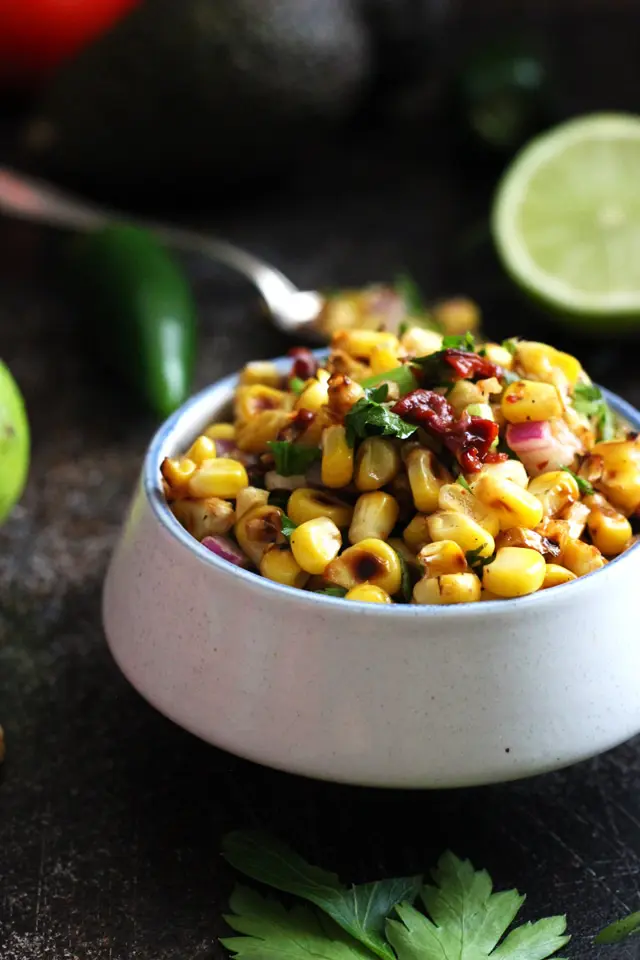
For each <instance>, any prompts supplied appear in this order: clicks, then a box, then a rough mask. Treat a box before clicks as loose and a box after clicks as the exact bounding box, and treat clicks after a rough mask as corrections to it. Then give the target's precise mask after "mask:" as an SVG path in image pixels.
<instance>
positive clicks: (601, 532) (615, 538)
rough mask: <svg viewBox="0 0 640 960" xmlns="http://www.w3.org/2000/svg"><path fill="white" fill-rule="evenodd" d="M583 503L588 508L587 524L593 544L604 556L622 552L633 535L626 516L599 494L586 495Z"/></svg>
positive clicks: (614, 555)
mask: <svg viewBox="0 0 640 960" xmlns="http://www.w3.org/2000/svg"><path fill="white" fill-rule="evenodd" d="M585 504H586V505H587V506H589V508H590V513H589V518H588V520H587V526H588V527H589V533H590V535H591V542H592V543H593V544H594V546H596V547H597V548H598V550H599V551H600V553H603V554H604V555H605V557H617V556H618V554H620V553H624V551H625V550H626V549H627V547H628V546H629V543H630V541H631V537H632V536H633V530H632V529H631V524H630V523H629V521H628V520H627V518H626V517H625V516H624V515H623V514H621V513H619V512H618V511H617V510H614V508H613V507H612V506H611V505H610V504H609V503H607V501H606V500H605V498H604V497H602V496H600V494H595V496H592V497H588V498H587V499H586V501H585Z"/></svg>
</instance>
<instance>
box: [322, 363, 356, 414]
mask: <svg viewBox="0 0 640 960" xmlns="http://www.w3.org/2000/svg"><path fill="white" fill-rule="evenodd" d="M362 397H364V390H363V388H362V387H361V386H360V384H359V383H356V381H355V380H351V379H350V378H349V377H346V376H344V374H342V373H334V374H333V376H332V377H331V379H330V380H329V386H328V400H327V403H328V406H329V410H330V411H331V413H332V414H333V416H334V417H335V418H336V419H338V420H342V419H344V417H345V416H346V415H347V414H348V412H349V410H351V408H352V407H353V406H354V404H356V403H357V402H358V400H361V399H362Z"/></svg>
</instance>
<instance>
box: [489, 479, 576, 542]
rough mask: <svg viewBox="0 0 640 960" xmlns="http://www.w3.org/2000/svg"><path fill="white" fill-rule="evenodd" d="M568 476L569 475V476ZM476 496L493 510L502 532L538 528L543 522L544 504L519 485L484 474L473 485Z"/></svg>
mask: <svg viewBox="0 0 640 960" xmlns="http://www.w3.org/2000/svg"><path fill="white" fill-rule="evenodd" d="M567 476H568V474H567ZM473 492H474V494H475V496H476V497H477V498H478V500H480V501H481V502H482V503H483V504H484V505H485V506H486V507H489V508H490V509H491V510H493V511H494V512H495V513H496V514H497V516H498V520H499V523H500V529H501V530H508V529H509V527H529V528H533V527H536V526H537V525H538V524H539V523H540V521H541V520H542V504H541V503H540V501H539V500H538V499H537V498H536V497H534V496H533V495H532V494H531V493H529V492H528V491H527V490H523V489H522V487H519V486H518V484H517V483H513V482H512V481H511V480H504V479H502V478H500V477H496V476H494V475H492V474H489V473H487V474H484V475H483V476H480V477H479V478H478V481H477V483H474V485H473Z"/></svg>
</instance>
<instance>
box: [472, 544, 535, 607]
mask: <svg viewBox="0 0 640 960" xmlns="http://www.w3.org/2000/svg"><path fill="white" fill-rule="evenodd" d="M545 568H546V563H545V562H544V557H541V556H540V554H539V553H538V552H537V550H531V549H529V547H501V548H500V550H498V551H497V553H496V555H495V559H494V560H492V561H491V563H488V564H487V565H486V567H484V568H483V570H482V585H483V586H484V587H485V588H486V589H487V590H490V591H491V593H495V595H496V596H498V597H524V596H526V595H527V594H528V593H535V592H536V590H539V589H540V587H541V586H542V584H543V583H544V573H545Z"/></svg>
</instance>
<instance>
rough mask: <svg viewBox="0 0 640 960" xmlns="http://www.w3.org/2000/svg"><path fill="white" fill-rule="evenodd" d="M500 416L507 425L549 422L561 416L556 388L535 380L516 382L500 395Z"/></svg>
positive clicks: (560, 404)
mask: <svg viewBox="0 0 640 960" xmlns="http://www.w3.org/2000/svg"><path fill="white" fill-rule="evenodd" d="M501 410H502V415H503V416H504V418H505V420H507V421H508V422H509V423H526V422H527V421H528V420H551V419H552V418H553V417H561V416H562V401H561V399H560V394H559V393H558V391H557V389H556V387H554V386H553V384H551V383H540V382H539V381H537V380H516V382H515V383H511V384H509V386H508V387H507V388H506V390H505V391H504V393H503V395H502V404H501Z"/></svg>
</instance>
